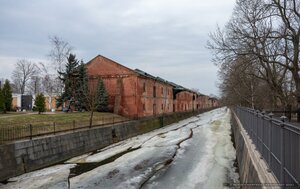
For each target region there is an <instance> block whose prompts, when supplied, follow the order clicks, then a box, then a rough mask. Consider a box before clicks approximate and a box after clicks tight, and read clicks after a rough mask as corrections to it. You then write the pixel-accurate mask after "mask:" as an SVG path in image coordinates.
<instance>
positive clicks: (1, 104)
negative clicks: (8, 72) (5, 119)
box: [0, 87, 5, 113]
mask: <svg viewBox="0 0 300 189" xmlns="http://www.w3.org/2000/svg"><path fill="white" fill-rule="evenodd" d="M4 110H5V105H4V96H3V93H2V89H1V87H0V112H1V113H4Z"/></svg>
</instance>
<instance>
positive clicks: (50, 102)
mask: <svg viewBox="0 0 300 189" xmlns="http://www.w3.org/2000/svg"><path fill="white" fill-rule="evenodd" d="M12 96H13V101H12V108H13V109H14V110H17V111H23V110H27V111H28V110H29V111H31V110H32V109H33V107H34V102H35V95H22V94H16V93H13V95H12ZM44 96H45V106H46V110H48V111H51V110H52V109H56V97H57V96H54V95H52V96H49V95H44Z"/></svg>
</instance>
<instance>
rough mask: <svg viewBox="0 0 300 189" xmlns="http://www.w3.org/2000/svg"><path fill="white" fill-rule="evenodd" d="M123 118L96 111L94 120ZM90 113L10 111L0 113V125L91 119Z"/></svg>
mask: <svg viewBox="0 0 300 189" xmlns="http://www.w3.org/2000/svg"><path fill="white" fill-rule="evenodd" d="M112 117H114V118H116V119H122V118H123V117H122V116H119V115H116V114H112V113H103V112H94V116H93V120H95V121H98V120H101V119H103V118H104V119H108V118H112ZM89 119H90V113H89V112H83V113H82V112H73V113H61V112H59V113H55V114H31V113H8V114H0V126H7V125H9V124H13V125H15V124H18V123H19V124H33V123H37V122H72V121H73V120H75V121H80V122H84V121H89Z"/></svg>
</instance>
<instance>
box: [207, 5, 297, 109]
mask: <svg viewBox="0 0 300 189" xmlns="http://www.w3.org/2000/svg"><path fill="white" fill-rule="evenodd" d="M299 4H300V2H299V1H297V0H289V1H287V0H283V1H278V0H253V1H245V0H238V1H237V4H236V7H235V9H234V12H233V16H232V19H231V20H230V22H229V23H228V24H227V25H226V27H225V29H224V30H221V29H218V30H217V31H216V32H215V33H213V34H211V41H210V42H209V44H208V46H209V48H210V49H212V50H213V51H214V55H215V59H214V60H215V61H216V62H219V63H221V65H226V64H227V65H228V64H233V63H234V62H235V61H236V59H237V58H239V57H242V56H243V57H246V60H247V63H246V64H248V65H250V64H251V66H253V67H254V68H255V69H256V72H254V75H253V76H255V77H256V78H258V79H260V80H262V81H264V82H266V84H267V85H268V86H269V88H270V90H271V91H272V93H273V94H275V98H276V99H278V100H279V101H280V103H279V104H280V105H281V106H282V107H286V106H288V104H290V99H291V98H290V96H291V94H294V95H295V96H296V97H297V99H298V100H297V101H298V106H299V105H300V78H299V70H300V69H299V38H300V37H299V35H300V26H299V25H300V17H299V9H300V5H299ZM298 88H299V89H298ZM293 90H294V91H293ZM293 92H295V93H293Z"/></svg>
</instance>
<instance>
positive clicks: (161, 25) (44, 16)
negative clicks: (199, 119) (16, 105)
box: [0, 0, 235, 94]
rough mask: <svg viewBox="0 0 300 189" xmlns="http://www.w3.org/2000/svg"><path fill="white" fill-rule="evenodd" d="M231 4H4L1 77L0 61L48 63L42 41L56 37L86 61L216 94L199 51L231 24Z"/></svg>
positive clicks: (115, 0) (145, 0)
mask: <svg viewBox="0 0 300 189" xmlns="http://www.w3.org/2000/svg"><path fill="white" fill-rule="evenodd" d="M234 2H235V0H226V1H225V0H224V1H220V0H209V1H208V0H184V1H183V0H178V1H174V0H164V1H161V0H122V1H120V0H110V1H107V0H89V1H81V0H64V1H61V0H51V1H39V0H28V1H23V0H16V1H10V0H2V1H1V2H0V24H1V28H0V60H1V62H0V77H1V75H3V74H4V71H3V69H2V67H3V64H4V62H3V60H5V61H6V62H12V61H13V60H14V61H15V59H16V58H15V57H29V59H42V58H44V59H46V58H47V57H46V54H47V53H48V52H49V50H50V44H49V42H48V36H49V35H58V36H60V37H62V38H63V39H64V40H66V41H68V42H69V43H70V44H71V45H72V46H73V47H74V52H75V53H76V54H77V57H78V58H82V59H83V60H84V61H88V60H90V59H91V58H93V57H94V56H96V55H97V54H102V55H104V56H107V57H108V58H111V59H114V60H116V61H118V62H119V63H121V64H124V65H125V66H127V67H130V68H141V69H144V70H145V71H149V72H151V73H152V74H154V75H159V76H161V77H165V78H166V79H168V80H173V81H175V82H178V83H179V84H182V85H184V84H186V86H187V87H193V88H199V89H200V90H201V91H203V92H204V93H207V94H209V93H217V89H216V87H215V82H216V79H217V77H216V68H215V67H214V66H213V64H212V63H211V61H210V55H209V51H208V50H207V49H205V45H206V41H207V39H208V33H209V32H210V31H213V30H214V29H215V27H216V24H217V23H218V24H219V25H221V26H222V25H224V24H225V22H226V20H227V19H228V18H229V17H230V15H231V11H232V8H233V4H234ZM1 57H2V59H1ZM3 57H5V58H3ZM8 57H11V60H8ZM45 61H46V60H45ZM5 72H8V71H5ZM197 73H198V74H197ZM5 74H7V73H5ZM203 81H205V82H203Z"/></svg>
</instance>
